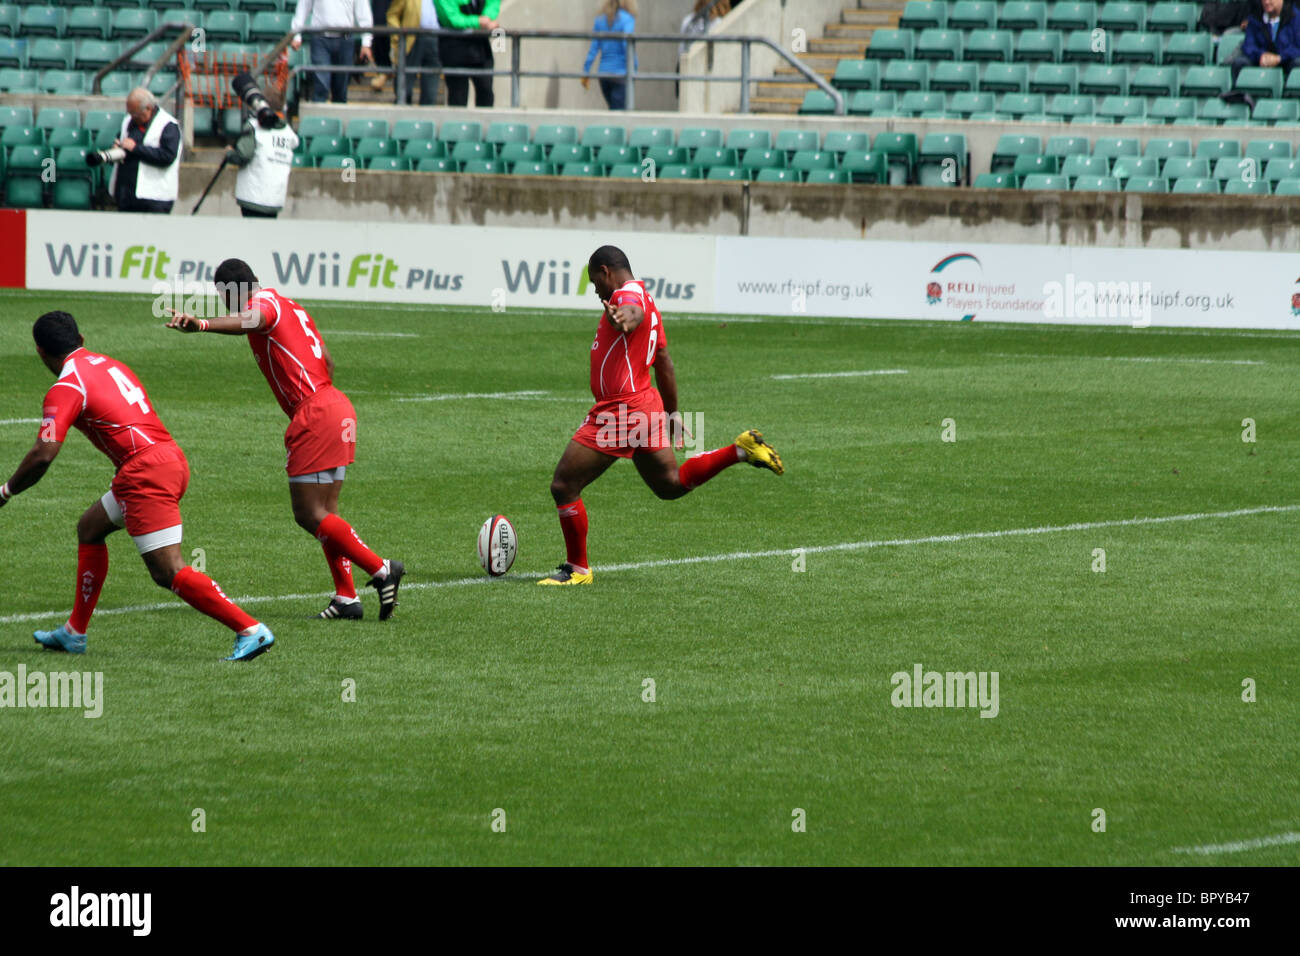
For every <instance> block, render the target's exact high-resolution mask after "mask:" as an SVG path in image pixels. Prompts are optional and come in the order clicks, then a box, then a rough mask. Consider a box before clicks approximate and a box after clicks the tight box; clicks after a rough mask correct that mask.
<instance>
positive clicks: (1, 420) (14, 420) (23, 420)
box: [0, 418, 42, 425]
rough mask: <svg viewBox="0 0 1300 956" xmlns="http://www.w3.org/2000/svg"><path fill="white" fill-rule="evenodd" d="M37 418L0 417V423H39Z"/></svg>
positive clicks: (39, 420)
mask: <svg viewBox="0 0 1300 956" xmlns="http://www.w3.org/2000/svg"><path fill="white" fill-rule="evenodd" d="M41 421H42V419H39V418H0V425H39V424H40V423H41Z"/></svg>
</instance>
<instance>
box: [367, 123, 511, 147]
mask: <svg viewBox="0 0 1300 956" xmlns="http://www.w3.org/2000/svg"><path fill="white" fill-rule="evenodd" d="M390 135H391V136H392V138H393V139H395V140H397V141H398V142H399V143H407V142H410V141H411V140H430V141H432V140H433V139H434V138H435V137H436V136H437V135H438V124H437V123H435V122H434V121H433V120H397V121H396V122H394V123H393V129H392V133H391V134H390ZM490 135H491V131H490V130H489V136H490ZM527 141H528V131H527V129H525V130H524V142H527ZM489 142H491V140H489Z"/></svg>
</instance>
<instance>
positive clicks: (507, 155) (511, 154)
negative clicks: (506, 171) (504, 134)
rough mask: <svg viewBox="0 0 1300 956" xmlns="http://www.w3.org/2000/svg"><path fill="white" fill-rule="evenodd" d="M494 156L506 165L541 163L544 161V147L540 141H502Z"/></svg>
mask: <svg viewBox="0 0 1300 956" xmlns="http://www.w3.org/2000/svg"><path fill="white" fill-rule="evenodd" d="M496 158H497V159H499V160H501V162H503V163H505V164H506V165H507V166H513V165H514V164H515V163H542V162H545V161H546V148H545V147H544V146H542V145H541V144H540V143H503V144H501V146H500V148H499V149H498V150H497V157H496Z"/></svg>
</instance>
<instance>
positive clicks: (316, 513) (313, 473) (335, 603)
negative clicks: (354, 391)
mask: <svg viewBox="0 0 1300 956" xmlns="http://www.w3.org/2000/svg"><path fill="white" fill-rule="evenodd" d="M213 282H214V283H215V285H216V287H217V294H218V295H219V296H220V297H221V299H222V301H223V302H225V304H226V308H228V309H229V310H230V315H226V316H222V317H221V318H218V319H211V320H208V319H199V318H196V317H195V316H192V315H187V314H185V313H182V312H173V313H172V319H171V321H170V322H168V323H167V328H169V329H176V330H177V331H180V332H216V333H219V334H221V335H246V336H248V344H249V345H250V346H252V349H253V357H254V358H255V359H256V360H257V367H258V368H259V369H261V370H262V374H263V375H265V376H266V381H267V384H269V385H270V386H271V391H272V392H273V393H274V395H275V399H276V401H278V402H279V403H280V407H281V408H282V409H283V410H284V413H285V414H286V415H288V416H289V428H288V430H287V431H286V432H285V433H284V445H285V449H286V450H287V451H288V464H287V465H286V466H285V467H286V470H287V471H288V472H289V499H290V501H291V502H292V504H293V517H294V520H296V521H297V522H298V525H299V527H301V528H302V529H303V530H304V531H306V532H307V533H308V534H311V535H314V536H315V537H316V539H317V540H318V541H320V543H321V547H322V548H324V550H325V560H326V561H327V562H328V563H329V567H330V573H331V574H332V575H333V577H334V591H335V593H334V597H333V598H332V599H331V600H330V603H329V606H328V607H326V608H325V610H323V611H321V612H320V614H318V615H316V616H317V617H319V618H322V619H325V620H340V619H352V620H356V619H359V618H360V617H361V616H362V610H361V600H360V598H358V597H357V589H356V585H355V584H354V583H353V581H352V565H354V564H356V565H360V566H361V568H362V569H363V570H364V571H365V572H366V573H367V574H369V575H370V582H369V583H370V586H371V587H373V588H374V589H375V590H376V591H377V592H378V593H379V619H380V620H381V621H386V620H388V619H389V618H390V617H391V616H392V614H393V608H395V607H396V606H397V589H398V586H399V585H400V584H401V582H402V577H403V575H405V573H406V568H405V567H404V566H403V564H402V562H401V561H387V560H385V559H383V558H381V557H379V555H377V554H375V553H374V552H373V551H371V550H370V549H369V548H368V547H366V545H365V543H364V542H363V541H362V540H361V539H360V538H359V537H357V533H356V532H355V531H353V530H352V526H351V525H350V524H348V523H347V522H346V521H344V520H343V519H342V518H340V517H339V513H338V510H339V492H341V491H342V490H343V479H344V477H345V475H346V471H347V466H348V465H350V464H352V463H353V462H354V461H355V460H356V448H357V413H356V411H354V410H353V408H352V402H350V401H349V400H348V397H347V396H346V395H344V394H343V393H342V392H341V391H339V390H338V389H337V388H335V387H334V359H333V358H332V357H331V356H330V351H329V349H328V348H327V347H326V346H325V339H324V338H323V337H322V336H321V334H320V330H319V329H317V328H316V323H315V322H313V321H312V318H311V316H310V315H308V314H307V311H306V310H305V309H304V308H303V307H302V306H300V305H299V304H298V303H297V302H294V301H293V300H292V299H289V298H287V297H285V296H282V295H280V293H278V292H276V291H275V290H274V289H263V288H262V287H261V286H260V285H259V284H258V280H257V276H255V275H254V274H253V270H252V269H251V268H250V267H249V265H248V263H246V262H244V261H243V260H242V259H227V260H226V261H225V262H223V263H221V265H219V266H217V270H216V272H215V273H213Z"/></svg>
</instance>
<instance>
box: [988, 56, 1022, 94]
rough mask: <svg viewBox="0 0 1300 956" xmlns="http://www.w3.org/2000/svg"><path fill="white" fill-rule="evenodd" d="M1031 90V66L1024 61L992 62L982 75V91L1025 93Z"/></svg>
mask: <svg viewBox="0 0 1300 956" xmlns="http://www.w3.org/2000/svg"><path fill="white" fill-rule="evenodd" d="M1028 90H1029V67H1027V66H1026V65H1025V64H1023V63H990V64H988V65H987V66H985V67H984V75H983V76H981V77H980V92H981V93H1025V92H1028Z"/></svg>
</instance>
